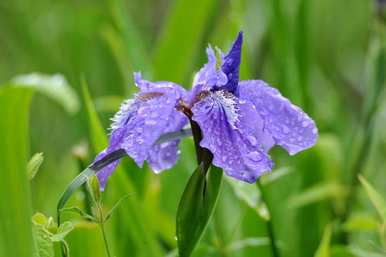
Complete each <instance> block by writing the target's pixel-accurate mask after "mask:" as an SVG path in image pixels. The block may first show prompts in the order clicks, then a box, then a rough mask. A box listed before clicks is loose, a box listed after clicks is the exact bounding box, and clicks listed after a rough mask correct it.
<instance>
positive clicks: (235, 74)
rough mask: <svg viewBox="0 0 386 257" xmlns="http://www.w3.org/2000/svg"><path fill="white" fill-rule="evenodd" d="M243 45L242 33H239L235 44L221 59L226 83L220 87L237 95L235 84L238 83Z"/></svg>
mask: <svg viewBox="0 0 386 257" xmlns="http://www.w3.org/2000/svg"><path fill="white" fill-rule="evenodd" d="M242 44H243V33H242V32H239V34H238V36H237V38H236V40H235V42H233V45H232V47H231V49H230V50H229V52H228V54H227V55H226V56H225V57H223V60H222V65H221V70H222V71H223V72H224V73H225V75H226V76H227V78H228V82H227V83H226V84H225V85H224V86H222V87H221V89H225V90H227V91H229V92H232V93H234V94H235V95H237V94H238V93H237V84H238V82H239V68H240V62H241V47H242Z"/></svg>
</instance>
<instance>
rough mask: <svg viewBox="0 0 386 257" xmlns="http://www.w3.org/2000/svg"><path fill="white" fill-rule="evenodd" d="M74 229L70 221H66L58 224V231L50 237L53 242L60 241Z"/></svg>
mask: <svg viewBox="0 0 386 257" xmlns="http://www.w3.org/2000/svg"><path fill="white" fill-rule="evenodd" d="M73 229H74V224H72V222H69V221H66V222H63V223H62V224H60V226H59V228H58V231H57V233H56V234H54V235H53V236H52V237H51V240H52V241H53V242H62V241H63V240H64V238H65V237H66V236H67V235H68V233H70V232H71V231H72V230H73Z"/></svg>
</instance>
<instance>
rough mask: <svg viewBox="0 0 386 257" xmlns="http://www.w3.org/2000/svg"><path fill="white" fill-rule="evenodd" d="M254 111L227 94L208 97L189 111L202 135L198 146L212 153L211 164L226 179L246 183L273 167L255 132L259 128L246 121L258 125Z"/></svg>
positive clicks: (251, 106) (222, 93)
mask: <svg viewBox="0 0 386 257" xmlns="http://www.w3.org/2000/svg"><path fill="white" fill-rule="evenodd" d="M253 110H254V109H253V105H252V104H251V103H249V102H247V101H243V102H240V101H238V99H237V98H236V97H234V96H233V95H232V94H231V93H229V92H226V91H216V92H213V93H210V95H208V96H207V97H206V98H204V99H202V100H201V101H199V102H197V103H196V104H195V105H194V106H193V109H192V111H193V120H195V121H196V122H197V123H198V125H199V126H200V128H201V130H202V133H203V139H202V141H201V142H200V145H201V146H202V147H205V148H207V149H209V150H210V151H211V152H212V154H213V157H214V158H213V164H214V165H216V166H218V167H221V168H223V169H224V171H225V173H226V174H227V175H228V176H231V177H234V178H236V179H239V180H243V181H246V182H249V183H253V182H255V181H256V179H257V177H259V176H260V175H261V174H262V173H264V172H266V171H269V170H271V169H272V166H273V163H272V161H271V160H270V159H269V156H268V155H267V154H266V152H265V150H264V147H263V146H262V144H263V143H262V142H261V138H259V136H261V135H260V134H259V132H256V131H255V130H256V129H257V128H258V126H257V125H252V123H250V122H249V121H248V120H251V119H252V120H254V121H255V122H258V119H259V115H258V114H257V112H254V111H253ZM261 127H262V126H261ZM261 133H263V132H262V131H261ZM252 137H253V139H252Z"/></svg>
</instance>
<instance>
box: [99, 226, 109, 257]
mask: <svg viewBox="0 0 386 257" xmlns="http://www.w3.org/2000/svg"><path fill="white" fill-rule="evenodd" d="M99 224H100V228H101V231H102V236H103V242H104V244H105V250H106V254H107V256H108V257H111V256H112V255H111V253H110V247H109V243H108V241H107V236H106V231H105V224H104V222H101V223H99Z"/></svg>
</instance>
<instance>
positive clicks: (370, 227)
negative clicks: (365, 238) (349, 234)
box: [343, 214, 379, 231]
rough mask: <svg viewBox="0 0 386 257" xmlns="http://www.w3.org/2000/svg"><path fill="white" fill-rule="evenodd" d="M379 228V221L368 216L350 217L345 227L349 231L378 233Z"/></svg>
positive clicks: (355, 215)
mask: <svg viewBox="0 0 386 257" xmlns="http://www.w3.org/2000/svg"><path fill="white" fill-rule="evenodd" d="M378 226H379V224H378V221H377V219H376V218H375V217H374V216H371V215H366V214H353V215H350V218H349V219H348V220H347V221H346V222H345V223H344V225H343V227H344V229H345V230H347V231H376V230H377V229H378Z"/></svg>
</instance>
